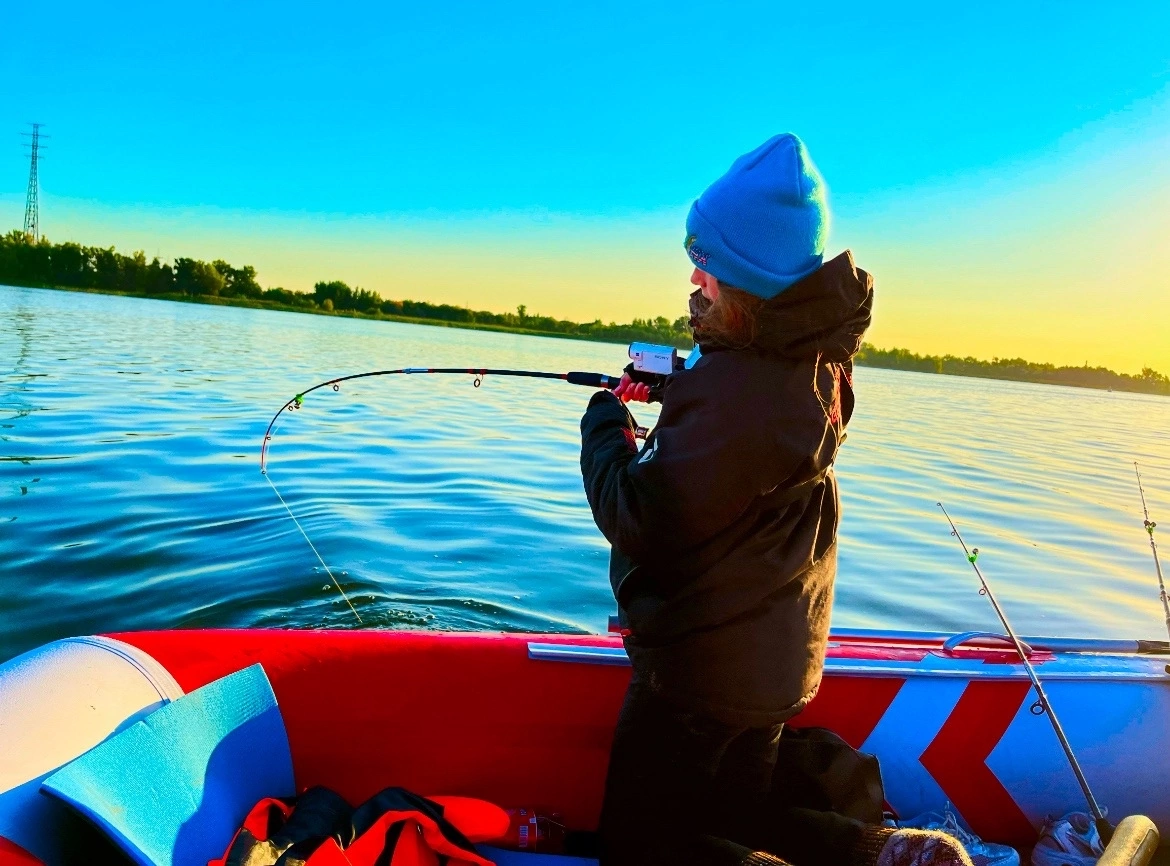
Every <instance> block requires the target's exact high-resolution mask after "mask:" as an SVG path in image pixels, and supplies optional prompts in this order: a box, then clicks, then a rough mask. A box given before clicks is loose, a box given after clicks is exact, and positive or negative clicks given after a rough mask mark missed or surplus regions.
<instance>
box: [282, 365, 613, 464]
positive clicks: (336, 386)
mask: <svg viewBox="0 0 1170 866" xmlns="http://www.w3.org/2000/svg"><path fill="white" fill-rule="evenodd" d="M411 374H452V375H463V376H474V377H475V387H476V388H478V387H479V385H480V383H481V382H482V381H483V377H484V376H512V377H521V378H526V379H559V380H561V381H563V382H568V383H569V384H570V385H583V386H585V387H586V388H606V389H608V390H611V391H612V390H613V389H614V388H616V387H617V386H618V384H619V383H620V382H621V379H620V378H617V377H614V376H607V375H605V374H604V373H581V372H573V373H545V372H542V371H539V370H491V369H486V368H479V369H475V368H471V367H403V368H401V369H399V370H373V371H371V372H369V373H353V374H351V375H349V376H338V377H337V378H336V379H330V380H328V381H327V382H321V383H319V384H317V385H314V386H313V387H312V388H306V389H305V390H304V391H301V393H299V394H297V395H296V396H294V397H293V398H292V399H291V400H289V401H288V402H287V403H285V404H284V405H283V406H281V407H280V408H279V409H278V410H277V411H276V414H275V415H273V416H272V420H271V421H269V422H268V429H267V430H265V431H264V441H263V442H262V443H261V444H260V471H261V472H262V473H265V474H267V472H268V443H269V442H270V441H272V428H273V427H274V426H275V425H276V421H277V419H278V418H280V416H281V415H282V414H283V413H285V412H292V411H294V410H296V409H300V408H301V405H302V404H303V403H304V401H305V395H306V394H311V393H312V392H314V391H316V390H317V389H319V388H326V387H328V386H330V385H332V386H333V390H334V391H340V390H341V383H342V382H350V381H352V380H354V379H369V378H372V377H374V376H398V375H411Z"/></svg>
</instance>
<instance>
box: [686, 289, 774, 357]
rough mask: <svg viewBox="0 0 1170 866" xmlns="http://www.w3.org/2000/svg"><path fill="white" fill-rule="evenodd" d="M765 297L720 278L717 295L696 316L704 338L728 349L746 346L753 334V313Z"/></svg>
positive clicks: (762, 303) (758, 309) (697, 326)
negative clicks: (731, 284) (729, 283)
mask: <svg viewBox="0 0 1170 866" xmlns="http://www.w3.org/2000/svg"><path fill="white" fill-rule="evenodd" d="M764 303H765V301H764V299H763V298H760V297H757V296H756V295H753V294H751V293H749V292H745V291H744V290H743V289H737V288H735V287H734V286H729V285H727V284H726V283H724V282H722V281H720V283H719V296H718V297H717V298H716V299H715V300H714V301H712V302H711V306H709V307H708V308H707V309H706V310H704V311H703V313H702V314H701V315H699V316H698V317H697V318H696V320H695V326H696V330H698V331H699V332H700V333H701V334H702V336H703V337H704V338H705V339H709V340H713V341H715V342H717V343H720V344H722V345H724V346H727V347H728V348H729V349H745V348H747V347H748V346H750V345H751V343H752V341H753V340H755V338H756V325H757V323H756V317H757V316H758V315H759V312H760V309H761V308H762V307H763V306H764Z"/></svg>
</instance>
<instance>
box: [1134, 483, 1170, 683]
mask: <svg viewBox="0 0 1170 866" xmlns="http://www.w3.org/2000/svg"><path fill="white" fill-rule="evenodd" d="M1133 472H1134V474H1135V475H1136V476H1137V483H1138V493H1140V494H1141V495H1142V516H1143V517H1144V518H1145V521H1144V523H1143V526H1145V528H1146V532H1147V533H1148V534H1149V536H1150V550H1151V551H1153V554H1154V569H1155V570H1156V571H1157V572H1158V592H1159V593H1160V594H1161V596H1162V610H1163V611H1164V612H1165V613H1166V632H1167V634H1170V601H1168V600H1167V598H1166V581H1165V580H1163V579H1162V563H1161V562H1160V561H1159V560H1158V543H1157V542H1156V541H1154V529H1155V528H1156V527H1157V525H1158V524H1156V523H1154V521H1152V520H1150V509H1148V508H1147V507H1146V491H1145V490H1144V489H1143V488H1142V473H1141V472H1140V471H1139V470H1138V465H1137V461H1136V460H1135V461H1133ZM1167 670H1170V666H1167Z"/></svg>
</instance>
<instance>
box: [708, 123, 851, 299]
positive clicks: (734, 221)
mask: <svg viewBox="0 0 1170 866" xmlns="http://www.w3.org/2000/svg"><path fill="white" fill-rule="evenodd" d="M828 223H829V209H828V203H827V201H826V198H825V182H824V180H823V179H822V178H821V175H820V172H818V171H817V167H816V166H815V165H814V164H813V161H812V158H811V157H810V156H809V155H808V150H807V149H806V148H805V146H804V143H803V142H802V141H801V140H800V139H799V138H797V137H796V136H795V135H793V134H792V133H790V132H789V133H784V134H782V135H775V136H773V137H772V138H770V139H768V140H767V141H765V142H764V143H763V144H761V145H760V146H759V147H757V148H756V149H755V150H753V151H751V152H750V153H745V154H744V155H743V156H741V157H739V159H737V160H736V161H735V162H733V163H732V164H731V168H729V169H728V170H727V171H726V172H725V173H724V174H723V176H722V177H720V178H718V179H717V180H716V181H715V182H714V183H712V184H711V185H710V186H709V187H707V189H706V190H704V192H703V194H702V195H701V196H699V198H698V199H697V200H696V201H695V203H694V204H693V205H691V211H690V213H689V214H688V216H687V238H686V250H687V254H688V255H689V256H690V258H691V261H692V262H694V263H695V265H696V266H697V267H699V268H701V269H702V270H704V271H706V272H707V273H709V274H712V275H713V276H715V277H717V278H718V279H719V280H720V281H721V282H724V283H727V284H728V285H731V286H735V287H736V288H739V289H743V290H744V291H747V292H751V293H752V294H753V295H757V296H759V297H761V298H765V299H770V298H774V297H775V296H776V295H778V294H780V293H781V292H782V291H784V290H785V289H786V288H788V287H789V286H791V285H792V284H793V283H796V282H798V281H800V280H801V279H803V278H804V277H807V276H808V275H809V274H811V273H813V272H814V271H816V270H817V269H818V268H819V267H821V265H822V264H823V263H824V252H825V239H826V235H827V233H828Z"/></svg>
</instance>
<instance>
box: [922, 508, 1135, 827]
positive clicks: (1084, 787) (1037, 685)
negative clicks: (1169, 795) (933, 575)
mask: <svg viewBox="0 0 1170 866" xmlns="http://www.w3.org/2000/svg"><path fill="white" fill-rule="evenodd" d="M935 504H936V505H938V507H939V508H941V509H942V513H943V515H944V516H945V517H946V519H947V523H949V524H950V525H951V535H953V536H954V537H955V538H957V539H959V544H961V545H963V553H965V554H966V555H967V561H968V562H969V563H971V567H972V568H973V569H975V574H976V576H978V578H979V583H980V584H981V585H982V587H983V588H982V589H981V590H979V594H980V595H985V596H987V599H988V601H990V602H991V606H992V607H994V608H995V612H996V614H998V615H999V621H1000V622H1001V623H1003V627H1004V630H1005V631H1006V632H1007V635H1008V637H1009V638H1010V639H1011V642H1012V643H1013V644H1014V645H1015V648H1016V652H1017V653H1018V654H1019V656H1020V661H1021V662H1022V663H1023V665H1024V670H1025V671H1027V673H1028V679H1030V680H1031V681H1032V688H1034V689H1035V690H1036V697H1037V700H1038V701H1039V703H1040V707H1041V708H1042V709H1043V711H1044V714H1045V715H1046V716H1048V721H1050V722H1051V723H1052V730H1053V731H1054V732H1055V733H1056V739H1058V740H1060V747H1061V748H1062V749H1064V755H1065V757H1066V758H1068V762H1069V764H1070V765H1071V766H1072V771H1073V774H1074V775H1075V776H1076V777H1077V782H1078V783H1079V784H1080V786H1081V792H1082V793H1083V794H1084V795H1085V802H1086V803H1088V805H1089V812H1090V813H1091V814H1092V816H1093V823H1094V824H1096V825H1097V832H1098V833H1099V834H1100V835H1101V838H1102V839H1103V840H1104V841H1105V842H1108V841H1109V839H1110V837H1111V836H1112V835H1113V825H1112V824H1110V823H1109V821H1108V820H1106V818H1105V812H1104V811H1103V810H1102V809H1101V807H1100V806H1099V805H1097V798H1096V797H1094V796H1093V791H1092V789H1090V788H1089V781H1088V779H1086V778H1085V774H1084V772H1083V771H1082V770H1081V765H1080V762H1079V761H1077V756H1076V755H1075V754H1073V750H1072V745H1071V744H1070V743H1069V741H1068V737H1066V736H1065V734H1064V728H1063V727H1061V724H1060V719H1058V718H1057V717H1056V712H1055V711H1054V710H1053V709H1052V704H1051V703H1050V702H1049V700H1048V695H1047V693H1046V692H1045V691H1044V686H1043V685H1042V684H1041V682H1040V677H1039V676H1038V675H1037V674H1036V669H1035V668H1034V667H1032V662H1031V661H1029V660H1028V655H1029V652H1030V650H1028V649H1026V648H1025V647H1024V644H1023V643H1022V642H1021V641H1020V638H1019V636H1018V635H1017V634H1016V632H1015V629H1013V628H1012V625H1011V623H1010V622H1008V618H1007V614H1006V613H1004V611H1003V608H1002V607H1000V606H999V602H998V601H997V600H996V598H995V593H993V592H992V591H991V585H990V584H989V583H988V582H987V578H985V577H984V576H983V572H982V571H981V570H980V568H979V563H978V562H976V560H977V559H978V558H979V548H978V547H975V548H972V549H970V550H968V549H967V542H965V541H964V540H963V536H962V535H960V534H959V528H958V527H957V526H955V521H953V520H951V515H950V514H947V510H946V508H944V507H943V504H942V503H941V502H938V503H935Z"/></svg>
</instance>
